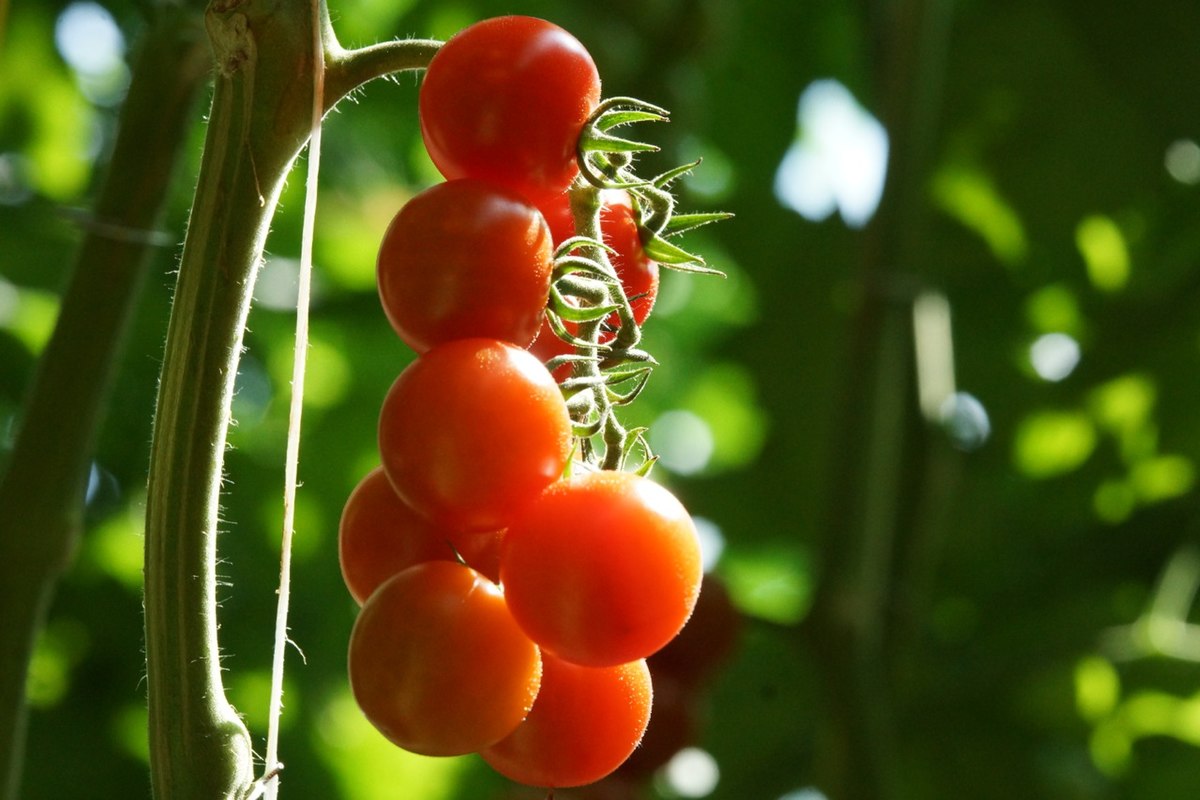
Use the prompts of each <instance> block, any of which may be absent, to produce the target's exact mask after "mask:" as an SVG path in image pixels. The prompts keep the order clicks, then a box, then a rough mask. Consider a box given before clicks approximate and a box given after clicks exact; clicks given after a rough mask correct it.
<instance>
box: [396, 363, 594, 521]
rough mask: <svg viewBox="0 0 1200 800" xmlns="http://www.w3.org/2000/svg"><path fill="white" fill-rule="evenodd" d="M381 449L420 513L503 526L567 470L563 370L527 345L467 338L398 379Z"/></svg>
mask: <svg viewBox="0 0 1200 800" xmlns="http://www.w3.org/2000/svg"><path fill="white" fill-rule="evenodd" d="M379 451H380V455H381V456H382V459H383V467H384V469H385V470H386V471H387V476H388V480H390V481H391V483H392V486H394V487H395V488H396V491H397V492H398V493H399V494H400V496H401V497H403V498H404V500H405V501H406V502H407V503H408V504H409V505H411V506H412V507H413V508H415V509H416V510H417V511H418V512H419V513H421V514H423V515H424V516H426V517H427V518H429V519H430V520H433V521H434V522H436V523H438V524H441V525H445V526H447V527H450V528H452V529H455V530H461V531H493V530H500V529H502V528H506V527H507V526H508V523H509V521H510V520H511V519H512V518H513V517H514V516H515V515H516V514H517V513H519V512H520V511H521V509H522V508H524V507H525V506H526V505H528V504H529V503H531V502H532V501H533V500H534V499H535V498H537V496H538V495H539V494H540V493H541V491H542V490H543V489H545V488H546V487H547V486H549V485H550V484H551V483H553V482H554V481H555V480H556V479H557V478H558V477H559V476H560V475H561V474H562V471H563V467H565V466H566V463H567V458H568V457H569V455H570V452H571V421H570V417H569V415H568V413H567V406H566V403H565V402H564V401H563V398H562V393H561V392H559V390H558V385H557V384H556V383H555V382H554V378H552V377H551V376H550V373H549V372H547V371H546V368H545V367H544V366H543V365H542V364H541V363H540V362H538V360H537V359H536V358H534V357H533V356H532V355H530V354H529V353H528V352H527V351H525V350H522V349H521V348H519V347H514V346H513V345H510V344H507V343H505V342H500V341H496V340H494V339H458V340H455V341H452V342H447V343H445V344H442V345H439V346H438V347H435V348H433V349H432V350H430V351H428V352H427V353H425V354H424V355H422V356H421V357H419V358H418V359H417V360H416V361H414V362H413V363H412V364H410V365H409V366H408V367H407V368H406V369H405V370H404V371H403V372H402V373H400V377H399V378H397V379H396V382H395V383H394V384H392V388H391V390H390V391H389V392H388V394H387V397H386V398H385V399H384V401H383V410H382V411H381V413H380V417H379Z"/></svg>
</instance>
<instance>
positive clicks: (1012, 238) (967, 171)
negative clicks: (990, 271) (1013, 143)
mask: <svg viewBox="0 0 1200 800" xmlns="http://www.w3.org/2000/svg"><path fill="white" fill-rule="evenodd" d="M932 192H933V199H934V201H935V202H936V203H937V204H938V206H939V207H940V208H941V209H942V211H944V212H946V213H947V214H948V215H950V216H951V217H953V218H954V219H956V220H958V221H959V222H960V223H961V224H962V225H963V226H964V227H966V228H968V229H969V230H971V231H974V232H975V233H976V234H978V235H979V237H980V238H982V239H983V241H984V242H985V243H986V244H987V246H988V249H989V250H991V252H992V255H993V256H995V257H996V260H997V261H1000V262H1001V263H1003V264H1007V265H1009V266H1012V265H1014V264H1017V263H1019V262H1020V261H1022V260H1023V259H1024V258H1025V253H1026V251H1027V250H1028V242H1027V241H1026V238H1025V227H1024V225H1022V223H1021V218H1020V217H1019V216H1017V212H1016V210H1015V209H1014V208H1013V207H1012V206H1011V205H1010V204H1009V202H1008V201H1007V200H1006V199H1005V198H1004V197H1003V196H1002V195H1001V194H1000V190H999V189H997V188H996V185H995V183H993V181H992V179H991V178H990V177H988V176H987V175H985V174H983V172H981V171H980V170H978V169H975V168H973V167H967V166H962V165H955V166H951V167H944V168H942V169H940V170H938V173H937V174H936V175H935V176H934V178H933V187H932Z"/></svg>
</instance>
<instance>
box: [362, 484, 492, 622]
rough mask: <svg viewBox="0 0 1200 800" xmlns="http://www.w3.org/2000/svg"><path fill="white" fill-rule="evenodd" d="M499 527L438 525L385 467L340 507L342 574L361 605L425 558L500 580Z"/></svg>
mask: <svg viewBox="0 0 1200 800" xmlns="http://www.w3.org/2000/svg"><path fill="white" fill-rule="evenodd" d="M501 536H502V534H501V533H500V532H498V531H493V532H487V533H462V532H460V531H453V530H450V529H448V528H445V527H443V526H439V525H434V524H433V523H432V522H430V521H429V520H427V519H425V518H424V517H422V516H421V515H420V514H418V513H417V512H415V511H413V510H412V508H411V507H409V505H408V503H405V502H404V501H403V500H401V499H400V496H399V495H398V494H396V490H395V489H393V488H392V485H391V483H389V482H388V479H387V475H385V474H384V472H383V468H382V467H376V468H375V469H373V470H371V472H369V473H368V474H367V476H366V477H365V478H363V479H362V480H361V481H360V482H359V484H358V486H356V487H355V488H354V491H353V492H351V493H350V497H349V498H348V499H347V500H346V505H345V507H344V508H343V509H342V518H341V522H340V524H339V525H338V561H339V563H340V564H341V568H342V578H343V579H344V580H345V581H346V588H347V589H349V590H350V594H351V596H352V597H353V598H354V599H355V601H356V602H357V603H358V604H359V605H362V604H363V603H365V602H366V600H367V598H368V597H370V595H371V593H372V592H373V591H375V589H377V588H378V587H379V585H380V584H381V583H383V582H384V581H386V580H387V579H388V578H390V577H392V576H393V575H395V574H396V573H398V572H403V571H404V570H405V569H407V568H409V567H411V566H413V565H415V564H420V563H421V562H424V561H457V560H458V559H457V557H458V556H461V557H462V559H463V561H466V562H467V564H469V565H470V566H472V567H474V568H475V569H477V570H479V571H480V572H482V573H483V574H484V575H486V576H487V577H489V578H491V579H492V580H498V579H499V569H500V561H499V559H500V540H501Z"/></svg>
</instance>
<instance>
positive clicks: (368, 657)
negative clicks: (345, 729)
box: [349, 561, 541, 756]
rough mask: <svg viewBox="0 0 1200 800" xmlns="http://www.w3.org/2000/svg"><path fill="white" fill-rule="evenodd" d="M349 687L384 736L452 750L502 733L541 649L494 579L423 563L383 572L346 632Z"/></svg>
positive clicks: (514, 720) (531, 694)
mask: <svg viewBox="0 0 1200 800" xmlns="http://www.w3.org/2000/svg"><path fill="white" fill-rule="evenodd" d="M349 673H350V689H351V691H352V692H353V694H354V699H355V700H356V701H357V702H358V705H359V707H360V708H361V709H362V712H363V714H364V715H365V716H366V717H367V719H368V720H370V722H371V724H372V725H374V726H375V727H376V728H377V729H378V730H379V731H380V733H382V734H383V735H384V736H386V737H387V738H388V739H389V740H391V741H392V742H393V743H395V744H397V745H399V746H400V747H403V748H404V749H405V750H409V751H411V752H414V753H420V754H422V755H430V756H449V755H462V754H465V753H471V752H475V751H477V750H479V749H481V748H483V747H487V746H488V745H491V744H493V743H495V742H497V741H499V740H500V739H502V738H504V737H505V736H507V735H508V734H510V733H511V732H512V731H513V730H514V729H515V728H516V727H517V726H518V725H519V724H520V723H521V721H522V720H523V719H525V716H526V715H527V714H528V713H529V710H530V708H531V707H532V706H533V701H534V698H535V697H536V696H537V694H538V687H539V686H540V683H541V656H540V654H539V652H538V648H537V647H536V646H535V645H534V644H533V642H531V641H529V639H528V637H526V636H525V635H524V634H523V633H522V632H521V629H520V628H519V627H517V625H516V623H515V622H514V621H513V619H512V616H511V615H510V614H509V612H508V608H507V606H506V605H505V603H504V596H503V594H502V593H501V591H500V587H498V586H497V585H496V584H494V583H492V582H491V581H489V580H488V579H487V578H485V577H483V576H482V575H480V574H479V573H478V572H476V571H475V570H473V569H471V568H470V567H465V566H462V565H461V564H452V563H450V562H448V561H427V562H425V563H423V564H418V565H416V566H414V567H410V568H408V569H406V570H405V571H404V572H401V573H399V574H398V575H394V576H393V577H391V578H389V579H388V580H387V581H386V582H385V583H384V584H383V585H382V586H380V587H379V588H378V589H377V590H376V591H375V592H374V593H373V594H372V595H371V596H370V597H369V598H368V599H367V602H366V603H365V604H364V605H363V607H362V611H361V613H360V614H359V616H358V620H357V621H356V622H355V624H354V629H353V631H352V632H351V634H350V654H349Z"/></svg>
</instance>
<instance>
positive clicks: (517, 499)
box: [339, 17, 701, 788]
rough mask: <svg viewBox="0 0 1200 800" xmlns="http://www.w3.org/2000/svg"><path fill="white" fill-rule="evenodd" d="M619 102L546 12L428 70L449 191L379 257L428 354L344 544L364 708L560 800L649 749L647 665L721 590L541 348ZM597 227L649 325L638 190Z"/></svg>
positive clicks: (357, 689)
mask: <svg viewBox="0 0 1200 800" xmlns="http://www.w3.org/2000/svg"><path fill="white" fill-rule="evenodd" d="M598 100H599V78H598V76H597V74H596V68H595V65H594V64H593V62H592V60H591V58H590V56H589V55H588V54H587V52H586V50H584V49H583V47H582V46H581V45H580V44H579V43H578V41H576V40H575V39H574V38H573V37H571V36H570V35H569V34H567V33H566V32H565V31H563V30H562V29H560V28H558V27H557V26H554V25H552V24H550V23H548V22H545V21H542V20H537V19H532V18H528V17H502V18H497V19H493V20H487V21H484V22H481V23H478V24H476V25H474V26H471V27H469V28H467V29H465V30H464V31H462V32H460V33H459V34H457V35H456V36H454V37H453V38H451V39H450V40H449V41H448V42H447V43H446V44H445V45H443V47H442V48H441V49H440V50H439V52H438V53H437V55H436V56H435V57H434V59H433V60H432V62H431V63H430V65H429V68H428V71H427V73H426V76H425V78H424V82H423V84H422V88H421V96H420V114H421V129H422V133H423V136H424V139H425V143H426V147H427V149H428V151H429V153H430V156H431V157H432V159H433V161H434V163H435V164H436V165H437V166H438V168H439V169H440V170H441V172H442V174H443V175H444V176H445V177H446V181H445V182H443V183H441V184H438V185H436V186H434V187H433V188H431V189H429V190H427V191H425V192H423V193H421V194H419V195H417V196H416V197H414V198H413V199H411V200H410V201H409V202H408V203H407V204H406V205H405V206H404V208H402V209H401V210H400V212H399V213H398V214H397V215H396V217H395V219H394V220H393V222H392V224H391V225H390V226H389V228H388V231H387V233H386V234H385V236H384V240H383V242H382V245H381V247H380V251H379V260H378V280H379V291H380V297H381V300H382V304H383V307H384V310H385V313H386V315H387V317H388V319H389V320H390V321H391V323H392V325H393V327H394V328H395V329H396V332H397V333H398V334H399V336H400V337H401V338H402V339H403V340H404V341H405V342H406V343H408V345H409V346H411V347H412V348H413V350H414V351H415V352H416V353H417V358H416V360H415V361H413V362H412V363H411V364H410V365H409V366H408V367H407V368H405V369H404V371H403V372H402V373H401V374H400V376H399V377H398V378H397V379H396V381H395V383H394V384H393V385H392V387H391V389H390V390H389V392H388V394H387V396H386V398H385V400H384V402H383V408H382V410H381V412H380V422H379V448H380V456H381V461H382V466H381V467H379V468H378V469H376V470H375V471H373V472H372V473H370V474H369V475H367V476H366V477H365V478H364V479H363V480H362V482H361V483H360V484H359V486H358V487H357V488H356V489H355V490H354V492H353V493H352V494H351V496H350V498H349V499H348V501H347V503H346V507H345V509H344V512H343V515H342V520H341V526H340V532H339V554H340V559H341V566H342V573H343V576H344V577H345V580H346V585H347V587H348V588H349V590H350V593H351V594H352V595H353V597H354V598H355V600H357V601H358V602H359V603H360V604H361V610H360V613H359V616H358V619H357V621H356V623H355V626H354V629H353V632H352V634H351V639H350V650H349V674H350V685H351V689H352V691H353V694H354V696H355V699H356V700H357V702H358V704H359V706H360V707H361V709H362V711H363V713H364V714H365V716H366V717H367V718H368V719H369V720H370V721H371V722H372V724H374V726H375V727H376V728H378V729H379V730H380V731H381V732H382V733H383V734H384V735H385V736H387V737H388V738H389V739H390V740H391V741H393V742H394V743H395V744H397V745H399V746H400V747H403V748H405V749H406V750H410V751H412V752H415V753H421V754H425V755H435V756H450V755H461V754H466V753H480V754H481V755H482V757H483V758H484V759H485V760H486V761H487V763H489V764H491V765H492V766H493V767H494V768H495V769H496V770H497V771H498V772H500V773H501V774H503V775H505V776H507V777H509V778H511V779H512V780H515V781H517V782H520V783H525V784H529V785H533V786H545V787H552V788H554V787H567V786H577V785H582V784H587V783H591V782H593V781H596V780H598V779H600V778H602V777H604V776H605V775H607V774H609V773H610V772H612V771H613V770H615V769H616V768H617V767H618V766H619V765H620V764H621V763H622V762H624V761H625V760H626V759H627V758H628V757H629V755H630V754H631V753H632V752H633V750H634V749H635V747H636V746H637V744H638V742H639V741H640V739H641V738H642V735H643V733H644V731H645V729H646V726H647V722H648V719H649V715H650V705H651V697H652V689H651V678H650V672H649V669H648V668H647V665H646V658H647V657H648V656H650V655H651V654H653V653H655V652H657V651H659V650H660V649H661V648H662V647H663V646H664V645H666V644H667V643H668V642H670V641H671V640H672V639H673V638H674V637H675V636H676V634H677V633H678V632H679V631H680V629H681V628H682V627H683V625H684V623H685V622H686V621H687V620H688V618H689V615H690V614H691V613H692V610H693V608H694V607H695V605H696V602H697V597H698V593H699V588H700V580H701V562H700V552H699V546H698V541H697V537H696V531H695V528H694V526H693V523H692V520H691V518H690V516H689V515H688V513H687V511H686V510H685V509H684V507H683V506H682V504H680V502H679V501H678V500H677V499H676V498H675V497H674V496H673V495H672V494H670V493H669V492H668V491H667V490H666V489H664V488H662V487H661V486H659V485H658V484H656V483H654V482H652V481H651V480H649V479H648V478H646V477H643V476H642V475H639V474H636V473H633V472H625V471H619V470H599V469H596V468H595V467H593V466H590V465H588V464H585V463H580V462H579V461H576V460H574V459H573V454H577V453H578V452H579V451H578V449H577V448H576V446H575V445H576V441H577V439H576V437H577V436H579V435H580V433H579V429H578V427H577V426H576V424H575V423H574V422H573V420H572V416H571V413H570V412H569V410H568V404H567V401H566V400H565V399H564V391H563V390H561V389H560V386H559V383H558V382H556V380H555V377H554V375H552V374H551V372H550V370H549V369H548V368H547V366H546V365H545V364H544V363H543V360H541V359H540V358H539V357H538V356H536V355H534V354H532V353H531V352H530V350H529V348H530V346H531V345H534V346H536V345H535V340H541V341H543V345H542V347H549V348H551V349H552V350H553V352H546V353H544V354H543V358H546V357H554V355H556V354H558V353H561V352H562V347H561V346H559V345H554V344H553V342H552V341H551V340H552V339H553V340H557V339H558V337H556V336H553V335H552V333H553V332H548V331H543V330H542V328H543V326H545V325H546V322H545V320H546V318H547V312H546V308H547V303H548V299H549V297H550V294H551V289H552V287H551V283H552V280H553V276H554V272H555V270H554V267H555V241H556V239H559V240H561V239H563V238H570V236H571V235H573V223H572V221H571V217H570V214H569V209H568V201H567V199H566V191H567V189H568V187H569V185H570V184H571V183H572V182H573V181H574V180H575V178H576V176H577V174H578V166H577V164H576V155H575V153H576V142H577V140H578V139H579V137H580V131H581V129H582V128H583V126H584V124H585V122H586V121H587V119H588V118H589V116H590V115H591V114H592V113H593V112H594V111H595V109H596V106H597V103H598ZM539 209H544V211H543V210H539ZM600 218H601V224H602V226H603V231H604V236H605V239H606V240H609V241H610V242H611V243H612V245H613V247H614V253H615V255H614V260H615V261H617V264H616V265H615V266H617V267H618V268H619V269H622V270H623V273H625V274H622V276H621V277H622V279H623V280H624V281H625V282H626V283H627V284H630V285H632V286H633V287H634V288H632V289H627V292H628V293H629V296H630V297H633V298H634V301H633V304H632V305H633V309H634V312H635V316H637V315H639V314H640V316H641V318H644V317H645V314H646V313H648V311H649V308H650V305H652V303H653V297H654V291H655V290H656V288H657V271H656V268H654V265H653V264H652V263H651V262H649V261H648V259H646V258H645V256H644V254H642V253H641V251H640V250H637V249H635V244H636V237H637V229H636V224H635V223H634V221H633V216H632V213H631V212H630V210H629V204H628V201H627V200H625V201H623V200H622V198H621V197H620V196H617V197H615V198H612V199H611V200H610V202H608V203H607V210H605V211H604V212H603V213H602V214H601V215H600ZM547 220H549V222H548V221H547ZM555 228H558V230H557V231H556V230H555ZM629 236H632V237H633V239H632V240H631V241H629V242H628V243H627V244H626V245H621V244H620V243H619V241H618V240H620V239H621V237H626V238H628V237H629ZM622 247H624V248H625V249H624V250H623V251H622V249H621V248H622ZM621 252H624V253H626V254H627V255H624V256H622V255H620V253H621ZM622 264H624V265H625V266H622ZM626 274H627V275H628V277H626ZM638 281H640V283H637V282H638ZM639 301H640V305H639ZM604 313H608V312H607V310H605V311H604ZM601 335H604V334H603V332H602V333H601ZM607 335H609V336H612V335H613V333H612V331H608V332H607ZM568 338H569V337H568ZM547 342H549V344H547ZM564 344H566V345H569V342H564Z"/></svg>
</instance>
